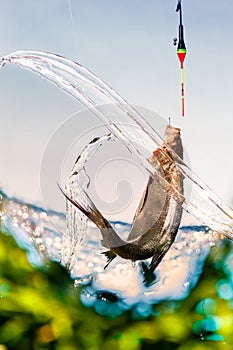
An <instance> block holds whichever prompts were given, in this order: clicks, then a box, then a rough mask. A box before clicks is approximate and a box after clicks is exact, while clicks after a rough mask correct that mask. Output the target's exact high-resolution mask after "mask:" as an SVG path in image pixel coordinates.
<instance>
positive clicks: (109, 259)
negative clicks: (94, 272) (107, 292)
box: [101, 250, 117, 269]
mask: <svg viewBox="0 0 233 350" xmlns="http://www.w3.org/2000/svg"><path fill="white" fill-rule="evenodd" d="M101 254H104V255H105V256H106V257H107V265H105V266H104V269H106V268H107V267H108V265H109V264H110V263H111V262H112V261H113V259H115V258H116V256H117V255H116V254H115V253H114V252H113V251H112V250H108V251H106V252H103V253H101Z"/></svg>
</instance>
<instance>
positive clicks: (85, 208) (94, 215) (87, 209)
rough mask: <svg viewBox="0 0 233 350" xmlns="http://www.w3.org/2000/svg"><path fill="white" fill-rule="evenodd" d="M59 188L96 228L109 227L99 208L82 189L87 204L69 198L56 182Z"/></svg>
mask: <svg viewBox="0 0 233 350" xmlns="http://www.w3.org/2000/svg"><path fill="white" fill-rule="evenodd" d="M58 187H59V189H60V190H61V192H62V194H63V195H64V196H65V197H66V199H67V200H68V201H70V202H71V203H72V204H73V205H74V206H75V207H76V208H78V209H79V210H80V211H81V212H82V213H83V214H84V215H86V216H87V217H88V218H89V219H90V220H91V221H92V222H93V223H94V224H95V225H96V226H97V227H98V228H100V229H101V228H106V227H109V225H110V224H109V223H108V221H107V220H106V219H105V218H104V217H103V216H102V214H101V213H100V212H99V210H98V209H97V208H96V206H95V204H94V203H93V202H92V200H91V198H90V197H89V196H88V194H87V193H86V192H85V191H84V190H83V191H82V192H83V194H84V195H85V197H86V199H87V204H85V205H83V204H81V203H79V202H77V201H76V200H75V199H73V198H71V197H70V196H69V195H68V194H67V193H66V192H65V191H64V190H63V189H62V188H61V186H60V185H59V184H58Z"/></svg>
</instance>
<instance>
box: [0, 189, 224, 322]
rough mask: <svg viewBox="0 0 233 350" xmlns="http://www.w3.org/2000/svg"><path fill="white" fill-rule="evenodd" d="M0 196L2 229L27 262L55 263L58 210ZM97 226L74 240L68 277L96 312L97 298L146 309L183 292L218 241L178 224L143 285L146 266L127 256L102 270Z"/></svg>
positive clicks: (60, 224) (59, 249)
mask: <svg viewBox="0 0 233 350" xmlns="http://www.w3.org/2000/svg"><path fill="white" fill-rule="evenodd" d="M1 198H2V200H1V202H2V204H1V207H2V208H1V221H2V224H3V226H4V228H5V231H6V232H9V233H10V234H12V235H13V236H14V238H15V239H16V240H17V242H18V243H19V244H20V246H22V247H23V248H24V249H26V250H27V252H28V258H29V260H30V261H31V263H33V264H34V265H37V266H38V265H41V264H42V263H43V259H47V258H49V259H51V260H53V261H57V262H60V261H61V260H62V258H63V257H62V255H63V250H64V237H63V233H64V232H65V230H66V220H65V216H64V214H61V213H57V212H54V211H45V210H44V209H42V208H40V207H37V206H33V205H30V204H28V203H25V202H22V201H20V200H17V199H15V198H9V197H7V196H6V195H5V194H4V193H2V195H1ZM112 225H113V227H114V228H116V229H118V230H119V231H120V232H121V233H122V234H124V233H127V232H128V231H129V225H128V224H125V223H123V222H115V223H114V222H113V223H112ZM97 231H98V230H97V229H96V228H95V227H94V225H92V224H89V225H88V226H87V232H86V240H85V244H83V245H80V247H79V250H78V253H77V251H76V256H75V258H76V259H75V262H74V259H73V260H72V263H73V267H72V271H71V276H72V277H73V279H74V281H75V285H76V286H81V287H82V293H81V300H82V302H83V303H84V305H86V306H93V307H95V308H96V310H97V311H98V312H101V310H99V308H100V307H103V304H101V303H100V299H101V300H103V298H104V299H106V300H111V298H113V297H115V298H116V300H115V301H114V304H115V305H117V308H116V309H115V311H114V312H115V313H119V314H121V313H122V312H124V311H125V310H127V309H129V308H131V307H132V306H133V305H137V307H138V308H140V305H144V306H145V305H147V310H146V311H145V312H149V310H150V305H151V304H153V303H156V302H158V301H161V300H165V299H173V300H179V299H182V298H184V297H186V296H187V295H188V294H189V293H190V291H191V289H192V288H193V287H194V286H195V284H196V283H197V281H198V278H199V276H200V274H201V272H202V268H203V264H204V261H205V259H206V256H207V255H208V253H209V251H210V248H211V246H213V245H214V244H215V241H217V240H218V235H217V234H214V233H212V232H211V231H210V230H209V228H207V227H205V226H199V227H194V226H192V227H191V226H190V227H181V228H180V230H179V232H178V234H177V237H176V240H175V242H174V244H173V245H172V247H171V248H170V250H169V252H168V253H167V254H166V256H165V258H164V259H163V261H162V262H161V263H160V265H159V267H158V268H157V269H156V281H154V283H151V284H150V283H148V284H147V283H145V282H144V281H145V279H146V276H145V274H146V271H145V269H144V268H143V266H142V265H141V263H137V264H136V265H135V266H133V264H132V263H131V262H129V261H126V260H122V259H121V258H117V259H116V260H115V261H113V262H112V263H111V265H109V267H108V269H107V270H104V266H105V265H106V259H105V258H104V256H103V255H102V254H101V252H102V249H103V247H102V246H101V243H100V240H99V239H98V232H97ZM96 237H97V238H96ZM174 275H175V276H176V284H175V288H174ZM132 286H133V288H132ZM101 305H102V306H101ZM104 305H105V304H104ZM105 306H106V308H107V309H106V310H105V312H106V314H111V316H113V314H114V312H113V310H112V304H111V303H109V304H108V303H107V304H106V305H105ZM102 311H103V310H102ZM114 315H115V314H114ZM115 316H117V314H116V315H115Z"/></svg>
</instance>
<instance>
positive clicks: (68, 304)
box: [0, 234, 233, 350]
mask: <svg viewBox="0 0 233 350" xmlns="http://www.w3.org/2000/svg"><path fill="white" fill-rule="evenodd" d="M230 252H231V246H230V245H229V244H227V242H223V243H222V244H220V245H219V247H217V248H215V249H214V250H213V252H212V253H211V254H210V256H209V259H208V261H207V263H206V265H205V268H204V271H203V274H202V277H201V279H200V281H199V283H198V285H197V286H196V288H195V289H194V290H193V292H192V294H191V295H190V296H189V297H188V298H187V299H185V300H183V301H179V302H175V301H164V302H162V303H160V304H157V305H154V306H153V314H154V315H155V316H153V317H152V316H150V317H148V318H146V319H145V318H144V319H142V318H141V319H140V317H136V318H135V317H133V315H134V316H135V313H134V310H131V311H128V312H126V313H125V314H124V315H122V316H120V317H118V318H113V317H112V318H111V317H108V318H106V317H103V316H100V315H98V314H97V313H96V312H95V311H94V310H93V309H92V308H85V307H84V306H83V305H82V304H81V303H80V298H79V293H80V290H79V289H77V288H75V287H74V286H73V282H72V280H71V279H70V278H69V276H68V274H67V273H66V271H65V270H64V269H63V268H62V267H61V266H60V265H58V264H55V263H48V265H47V266H45V267H44V268H43V270H38V269H36V268H34V267H33V266H31V265H30V264H29V262H28V260H27V257H26V254H25V252H24V251H23V250H21V249H20V248H19V247H18V246H17V245H16V243H15V242H14V240H13V239H12V237H11V236H6V235H4V234H0V350H16V349H17V350H19V349H24V350H29V349H30V350H44V349H46V350H47V349H51V350H53V349H56V350H74V349H81V350H86V349H89V350H99V349H102V350H110V349H111V350H125V349H127V350H152V349H153V350H154V349H165V350H166V349H167V350H170V349H179V350H190V349H193V350H207V349H221V350H222V349H226V350H228V349H229V350H230V349H232V346H233V331H232V329H233V316H232V308H233V303H232V299H231V294H229V293H228V294H227V291H228V289H227V288H228V287H229V286H228V285H230V283H231V282H230V277H229V276H228V274H227V272H226V269H225V265H224V264H225V263H224V262H225V261H226V260H225V257H227V256H229V254H230ZM174 288H175V285H174ZM224 288H225V289H224ZM225 290H226V293H225V294H224V291H225ZM227 296H229V297H227Z"/></svg>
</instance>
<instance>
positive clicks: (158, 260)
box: [150, 250, 167, 272]
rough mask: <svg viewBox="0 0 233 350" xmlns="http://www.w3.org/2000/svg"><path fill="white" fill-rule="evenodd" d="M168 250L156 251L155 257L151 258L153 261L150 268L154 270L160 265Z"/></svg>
mask: <svg viewBox="0 0 233 350" xmlns="http://www.w3.org/2000/svg"><path fill="white" fill-rule="evenodd" d="M166 252H167V251H164V250H162V251H160V252H155V253H154V255H153V258H152V260H151V263H150V270H151V271H152V272H153V271H154V270H155V269H156V267H158V265H159V264H160V263H161V261H162V259H163V257H164V255H165V253H166Z"/></svg>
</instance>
